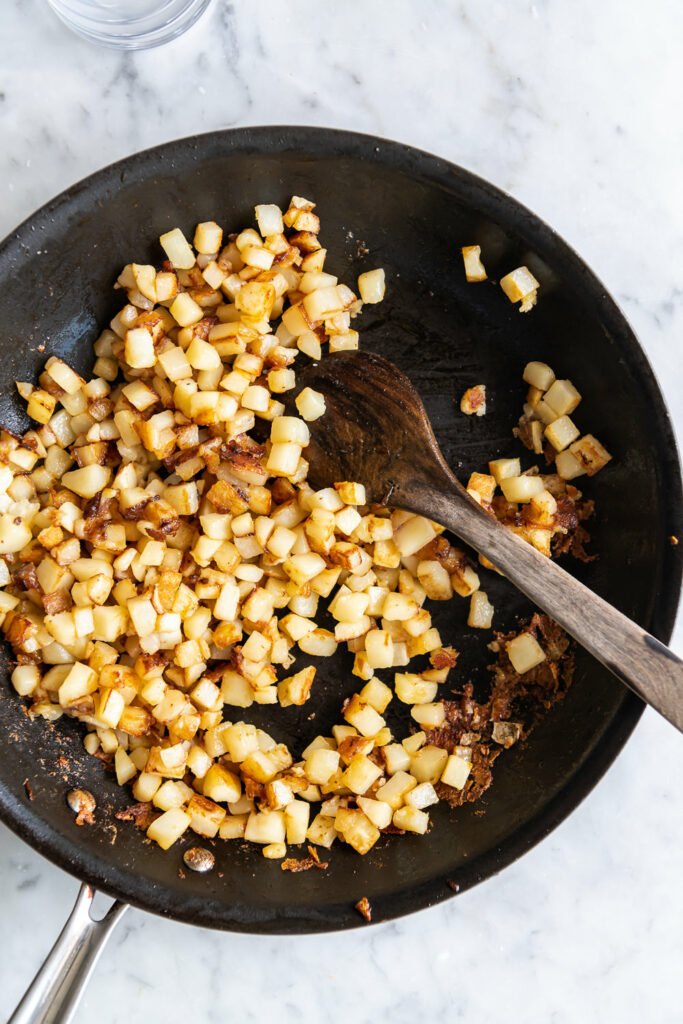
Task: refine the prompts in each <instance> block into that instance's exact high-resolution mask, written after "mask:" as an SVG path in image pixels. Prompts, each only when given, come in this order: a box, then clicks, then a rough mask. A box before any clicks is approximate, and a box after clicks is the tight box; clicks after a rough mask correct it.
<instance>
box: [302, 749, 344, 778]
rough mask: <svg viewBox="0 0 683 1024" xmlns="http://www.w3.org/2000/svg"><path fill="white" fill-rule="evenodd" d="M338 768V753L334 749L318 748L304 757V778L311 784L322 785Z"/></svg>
mask: <svg viewBox="0 0 683 1024" xmlns="http://www.w3.org/2000/svg"><path fill="white" fill-rule="evenodd" d="M338 768H339V754H338V752H337V751H336V750H327V749H324V748H319V749H317V750H314V751H312V753H311V754H310V755H309V756H308V757H307V758H306V762H305V766H304V770H305V772H306V778H307V779H308V781H309V782H312V783H313V785H317V786H320V785H324V784H325V783H326V782H329V780H330V778H331V777H332V776H333V775H334V773H335V772H336V771H337V769H338Z"/></svg>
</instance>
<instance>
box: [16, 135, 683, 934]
mask: <svg viewBox="0 0 683 1024" xmlns="http://www.w3.org/2000/svg"><path fill="white" fill-rule="evenodd" d="M221 149H222V150H223V151H225V152H230V151H238V152H245V151H249V152H252V153H254V154H255V155H260V154H272V153H273V152H282V153H283V154H285V153H287V152H290V153H291V152H296V153H298V154H300V155H305V154H309V155H313V156H315V155H316V154H323V155H325V156H334V155H343V156H347V157H350V158H355V159H359V158H360V159H363V160H365V161H366V162H367V163H369V164H373V163H379V164H381V165H384V166H388V167H390V168H393V169H395V170H398V171H400V172H402V173H404V174H407V175H408V176H409V177H412V178H414V179H418V180H420V179H421V180H425V181H427V182H429V183H430V184H432V185H435V186H437V187H441V188H445V189H446V190H447V191H449V192H451V193H455V194H456V195H457V196H458V198H459V199H460V200H461V201H464V202H467V201H468V200H469V199H470V197H471V196H476V197H477V200H478V206H479V207H480V208H482V209H484V210H485V211H486V212H487V214H488V215H489V216H491V217H492V219H495V218H496V212H497V211H498V210H503V211H507V213H508V216H509V214H510V211H512V215H513V216H512V219H513V221H514V222H515V223H516V225H518V226H519V227H521V228H523V229H524V232H525V234H526V235H527V236H530V237H532V238H533V239H534V241H535V242H536V244H538V245H540V246H541V247H543V248H545V249H547V248H550V249H551V251H553V253H554V254H555V256H556V259H557V260H558V261H559V262H561V263H562V265H563V266H565V267H568V268H569V269H571V271H572V272H573V274H574V275H577V276H578V277H579V278H582V279H583V283H584V286H585V287H586V288H587V289H588V291H589V292H590V294H591V295H592V297H593V298H594V300H595V302H596V305H597V307H598V308H599V310H600V314H601V317H602V319H603V320H604V321H605V322H606V323H607V324H608V325H609V327H610V331H611V332H612V333H614V334H616V335H617V336H618V338H619V342H620V345H623V346H625V349H626V351H625V352H624V353H623V354H624V355H625V356H627V357H628V361H629V363H630V365H631V367H632V369H633V370H635V371H636V373H637V376H638V379H639V381H640V383H641V385H642V387H643V390H644V392H645V395H646V397H647V398H648V399H649V401H650V402H651V407H652V410H653V423H654V426H655V430H656V434H657V436H658V438H659V439H660V440H661V442H662V443H663V445H664V446H665V451H666V454H665V455H664V456H663V457H662V461H661V472H662V480H661V487H662V490H663V492H664V493H666V494H667V495H668V507H667V508H666V525H665V532H666V534H667V535H668V534H670V533H671V534H674V535H677V536H678V535H680V534H683V483H682V480H681V466H680V458H679V455H678V449H677V444H676V440H675V435H674V431H673V426H672V422H671V417H670V414H669V411H668V408H667V406H666V402H665V400H664V397H663V395H662V393H661V390H660V388H659V385H658V383H657V379H656V377H655V374H654V371H653V369H652V367H651V366H650V363H649V361H648V359H647V356H646V355H645V352H644V351H643V349H642V347H641V345H640V343H639V341H638V339H637V337H636V335H635V332H634V331H633V329H632V328H631V326H630V324H629V323H628V321H627V319H626V317H625V316H624V314H623V312H622V311H621V309H620V308H619V306H618V305H617V303H616V302H615V301H614V299H613V298H612V296H611V295H610V294H609V292H608V291H607V289H606V288H605V287H604V286H603V284H602V282H601V281H600V280H599V278H598V277H597V276H596V275H595V273H594V272H593V271H592V270H591V269H590V268H589V267H588V265H587V264H586V263H585V262H584V261H583V260H582V259H581V257H580V256H579V255H578V253H577V252H576V251H575V250H574V249H573V248H572V247H571V246H570V245H569V244H568V243H567V242H565V241H564V240H563V239H562V238H561V237H560V235H558V234H557V233H556V232H555V231H554V230H553V229H552V228H551V227H549V225H548V224H546V223H545V221H543V220H542V219H541V218H540V217H538V216H537V215H536V214H534V213H533V212H532V211H531V210H529V209H528V208H527V207H526V206H524V205H523V204H522V203H520V202H519V201H518V200H516V199H515V198H514V197H513V196H511V195H510V194H509V193H507V192H505V191H503V190H502V189H500V188H498V187H497V186H494V185H492V184H491V183H489V182H488V181H486V180H485V179H483V178H481V177H479V176H478V175H475V174H473V173H472V172H471V171H468V170H466V169H465V168H462V167H460V166H459V165H457V164H454V163H452V162H450V161H448V160H445V159H444V158H441V157H438V156H436V155H434V154H431V153H428V152H425V151H424V150H420V149H417V148H415V147H412V146H409V145H406V144H404V143H399V142H394V141H391V140H388V139H384V138H381V137H379V136H374V135H368V134H361V133H357V132H351V131H347V130H344V129H334V128H318V127H306V126H301V127H300V126H296V125H265V126H258V127H243V128H232V129H220V130H217V131H212V132H205V133H200V134H197V135H191V136H187V137H185V138H182V139H177V140H170V141H168V142H164V143H161V144H160V145H157V146H154V147H151V148H149V149H145V150H141V151H139V152H137V153H134V154H131V155H129V156H127V157H124V158H122V159H120V160H118V161H116V162H114V163H112V164H109V165H107V166H106V167H103V168H101V169H100V170H98V171H95V172H94V173H93V174H91V175H88V176H87V177H86V178H83V179H82V180H81V181H79V182H76V183H75V184H73V185H71V186H69V187H68V188H66V189H65V190H64V191H62V192H61V193H59V194H58V195H56V196H55V197H53V198H52V199H50V200H48V201H47V202H46V203H45V204H43V206H41V207H40V208H39V209H38V210H37V211H35V212H34V213H33V214H31V215H30V216H29V217H27V218H26V219H25V220H24V221H22V222H21V223H20V224H19V225H18V226H17V227H16V228H15V229H14V230H13V231H11V232H10V233H9V234H8V235H7V237H6V238H5V239H4V240H3V241H2V243H0V263H3V262H5V261H6V260H9V262H10V263H11V261H12V256H13V255H15V256H16V255H17V254H18V251H19V247H20V245H21V239H22V237H23V236H26V235H28V236H29V237H30V233H31V231H32V230H33V228H34V226H36V225H37V224H39V223H42V222H43V221H44V220H45V219H49V218H50V217H51V216H53V215H54V213H55V212H56V211H57V210H58V209H59V208H60V207H62V206H63V205H67V204H78V202H79V201H80V203H81V204H83V202H84V200H85V199H86V198H87V197H88V196H89V195H95V196H97V195H101V194H102V193H103V192H105V193H106V191H107V189H108V188H112V187H113V188H116V187H118V186H119V185H120V183H121V182H123V181H124V180H125V179H126V177H128V176H129V175H131V174H133V175H134V174H137V175H138V176H144V175H145V173H146V171H147V168H148V166H149V165H152V166H154V165H155V164H156V165H158V164H159V162H160V161H163V160H164V158H165V157H166V156H170V157H171V160H173V157H177V156H178V154H179V151H180V150H183V151H187V150H189V151H192V150H194V151H195V153H196V156H195V159H196V160H200V159H202V158H203V156H206V155H207V153H208V154H210V155H215V154H216V153H217V152H220V151H221ZM183 157H184V158H186V153H185V152H183ZM682 575H683V560H682V559H681V558H671V559H667V560H665V563H664V564H663V566H662V573H661V581H660V589H659V591H658V593H657V594H656V595H655V600H654V603H653V609H652V612H651V617H650V622H649V626H648V628H649V629H650V630H651V631H652V632H653V634H654V635H655V636H656V637H657V638H658V639H660V640H662V641H663V642H665V643H666V642H668V641H669V639H670V637H671V633H672V631H673V626H674V622H675V619H676V612H677V608H678V602H679V597H680V591H681V579H682ZM644 707H645V705H644V704H643V702H642V701H641V700H640V699H639V698H638V697H636V696H635V695H634V694H632V693H631V692H630V691H626V692H625V694H624V699H623V701H622V703H621V705H620V706H619V708H618V710H617V712H616V713H615V714H614V716H613V717H612V720H611V721H610V723H609V725H608V726H607V728H606V730H605V733H604V735H603V737H602V740H601V742H600V744H599V745H598V746H597V747H596V749H595V750H594V751H593V752H592V754H590V755H589V757H587V758H586V759H585V760H584V762H583V763H582V765H581V767H580V768H579V769H578V770H577V771H576V772H575V774H574V775H573V776H572V778H571V780H570V781H569V782H568V783H567V784H566V785H565V786H564V787H563V788H562V789H561V790H560V791H559V793H557V794H556V796H555V797H554V798H552V799H551V800H550V801H549V803H547V804H546V805H545V806H544V807H543V809H542V810H541V811H539V812H538V814H536V815H535V816H534V817H533V818H532V819H531V820H530V821H528V822H526V823H525V825H524V826H522V828H520V829H518V830H517V831H515V832H514V833H513V834H512V835H510V836H509V837H508V838H507V839H506V840H505V841H504V842H503V843H502V844H500V845H499V846H498V847H496V848H495V849H492V850H489V851H488V852H487V853H485V854H483V855H481V856H479V857H477V859H476V861H475V862H474V863H473V864H472V865H465V866H462V867H459V868H458V880H459V889H458V891H459V892H464V891H465V890H467V889H468V888H471V887H472V886H474V885H476V884H477V883H479V882H481V881H484V880H485V879H487V878H489V877H491V876H492V875H495V874H497V873H498V872H499V871H501V870H502V869H503V868H505V867H507V866H508V865H509V864H511V863H513V862H514V861H515V860H517V859H518V858H519V857H521V856H522V855H523V854H524V853H526V852H527V851H528V850H530V849H531V848H532V847H534V846H535V845H536V844H537V843H539V842H540V841H541V840H542V839H544V838H545V837H546V836H547V835H549V834H550V832H552V831H553V829H554V828H556V827H557V826H558V825H559V824H560V823H561V822H562V821H563V820H564V819H565V818H566V817H568V816H569V814H570V813H571V812H572V811H573V810H574V809H575V808H576V807H578V805H579V804H580V803H581V802H582V801H583V800H584V799H585V797H586V796H587V795H588V794H589V793H590V791H591V790H592V789H593V787H594V786H595V785H596V784H597V783H598V782H599V781H600V779H601V778H602V776H603V775H604V774H605V772H606V771H607V769H608V768H609V767H610V765H611V764H612V763H613V762H614V760H615V759H616V757H617V756H618V754H619V753H620V752H621V750H622V748H623V747H624V745H625V743H626V741H627V740H628V738H629V736H630V735H631V733H632V731H633V729H634V728H635V726H636V724H637V722H638V719H639V718H640V716H641V714H642V712H643V710H644ZM0 820H1V821H3V822H4V824H6V825H7V826H8V827H9V828H10V829H11V830H12V831H14V832H15V833H16V834H17V835H18V836H19V837H20V838H21V839H22V840H24V841H25V842H26V843H28V845H30V846H31V847H32V848H33V849H34V850H36V851H37V852H38V853H40V854H41V855H42V856H44V857H46V858H47V859H48V860H50V861H51V862H52V863H54V864H56V865H57V866H58V867H60V868H62V870H64V871H66V872H67V873H68V874H70V875H72V876H74V877H76V878H78V879H79V880H81V881H86V882H87V883H89V884H90V885H92V886H94V887H95V888H96V889H99V890H101V891H102V892H105V893H107V894H108V895H110V896H112V897H114V898H116V899H120V900H122V901H124V902H127V903H130V904H131V905H133V906H135V907H137V908H138V909H141V910H145V911H148V912H150V913H153V914H157V915H160V916H162V917H168V918H171V919H173V920H176V921H181V922H184V923H188V924H197V925H201V926H203V927H211V928H216V929H222V930H227V931H235V932H251V933H261V934H266V933H267V934H276V935H291V934H309V933H310V934H312V933H316V932H329V931H337V930H342V929H347V928H354V927H367V924H366V923H365V922H364V921H363V920H362V919H361V917H360V915H359V914H357V913H356V911H355V910H353V908H352V905H351V903H350V902H349V904H348V905H347V904H331V905H328V906H324V907H322V908H315V907H310V908H308V914H309V916H306V908H301V910H300V912H299V913H298V915H297V916H292V917H287V916H281V917H278V918H275V919H270V918H268V919H264V918H263V916H262V915H259V913H258V912H256V913H253V914H252V913H250V908H249V907H243V908H240V910H239V913H240V917H239V918H229V919H228V918H226V916H221V915H220V914H215V913H211V912H207V911H206V910H204V912H202V910H201V909H200V910H199V911H198V910H197V906H196V901H193V898H192V897H191V896H188V898H187V899H186V900H185V901H182V903H181V905H180V906H171V905H173V904H177V903H178V902H179V901H178V898H177V895H176V894H171V893H170V892H169V891H167V890H162V891H160V892H157V891H156V889H151V890H150V889H149V887H146V886H145V884H144V881H143V880H141V879H139V878H137V879H136V878H135V876H134V874H133V872H132V871H131V870H130V869H127V868H120V867H117V868H115V869H112V868H111V867H110V866H107V865H105V864H104V862H103V861H101V860H100V859H99V858H98V857H94V856H92V855H91V854H89V853H87V852H84V851H83V850H82V849H81V847H80V845H79V843H78V842H77V841H76V840H75V839H74V840H72V839H70V838H66V837H64V836H61V835H59V834H58V833H57V832H56V831H55V830H54V829H53V828H52V827H51V826H49V825H47V824H46V822H44V821H43V820H42V818H40V816H39V815H38V814H36V813H35V812H33V810H32V808H31V806H30V805H29V804H26V803H22V802H21V801H20V800H19V799H16V798H14V797H13V796H12V794H11V793H7V792H6V790H5V788H4V785H3V783H2V779H1V778H0ZM131 879H132V884H130V882H131ZM136 882H137V884H136ZM454 895H455V893H454V892H453V891H452V890H451V889H450V888H449V886H448V884H447V878H446V877H445V876H438V877H437V878H434V879H432V880H430V881H429V882H427V883H425V884H423V885H422V886H420V887H418V888H411V889H407V890H404V891H401V892H399V893H395V894H392V895H391V896H385V897H383V898H375V897H373V900H372V906H373V921H372V923H373V924H376V923H380V922H384V921H389V920H393V919H395V918H398V917H402V916H405V915H406V914H409V913H413V912H416V911H418V910H422V909H425V908H427V907H431V906H434V905H435V904H437V903H439V902H441V901H443V900H445V899H449V898H452V897H453V896H454Z"/></svg>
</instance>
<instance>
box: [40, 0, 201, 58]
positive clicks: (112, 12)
mask: <svg viewBox="0 0 683 1024" xmlns="http://www.w3.org/2000/svg"><path fill="white" fill-rule="evenodd" d="M47 2H48V3H49V5H50V7H51V8H52V10H53V11H54V12H55V14H57V15H58V16H59V17H60V18H61V20H62V21H63V22H64V23H65V24H66V25H68V26H69V28H71V29H73V30H74V32H77V33H78V34H79V35H80V36H84V37H85V38H86V39H90V40H91V41H92V42H94V43H101V44H102V45H103V46H113V47H116V48H117V49H121V50H145V49H149V48H150V47H152V46H161V44H162V43H167V42H169V40H171V39H175V38H176V36H179V35H181V34H182V33H183V32H185V31H186V30H187V29H188V28H189V27H190V26H191V25H194V23H195V21H196V20H197V18H199V16H200V15H201V14H203V13H204V11H205V10H206V8H207V7H208V6H209V4H210V3H211V0H47Z"/></svg>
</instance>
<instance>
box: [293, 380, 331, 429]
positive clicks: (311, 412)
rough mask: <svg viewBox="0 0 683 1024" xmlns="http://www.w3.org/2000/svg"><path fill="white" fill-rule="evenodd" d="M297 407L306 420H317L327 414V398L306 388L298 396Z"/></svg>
mask: <svg viewBox="0 0 683 1024" xmlns="http://www.w3.org/2000/svg"><path fill="white" fill-rule="evenodd" d="M296 407H297V409H298V410H299V414H300V415H301V416H303V418H304V419H305V420H309V421H310V420H317V419H319V418H320V417H321V416H322V415H324V413H325V398H324V396H323V395H321V393H320V392H319V391H314V390H313V388H304V389H303V391H301V392H300V394H299V395H297V398H296Z"/></svg>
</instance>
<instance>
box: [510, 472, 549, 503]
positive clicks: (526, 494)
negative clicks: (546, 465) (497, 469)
mask: <svg viewBox="0 0 683 1024" xmlns="http://www.w3.org/2000/svg"><path fill="white" fill-rule="evenodd" d="M500 488H501V490H502V492H503V494H504V495H505V498H506V500H507V501H512V502H520V503H526V502H527V501H531V499H532V498H533V497H534V495H536V494H540V493H541V491H543V490H545V488H544V486H543V480H542V479H541V477H540V476H510V477H504V478H503V479H502V480H501V481H500Z"/></svg>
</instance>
